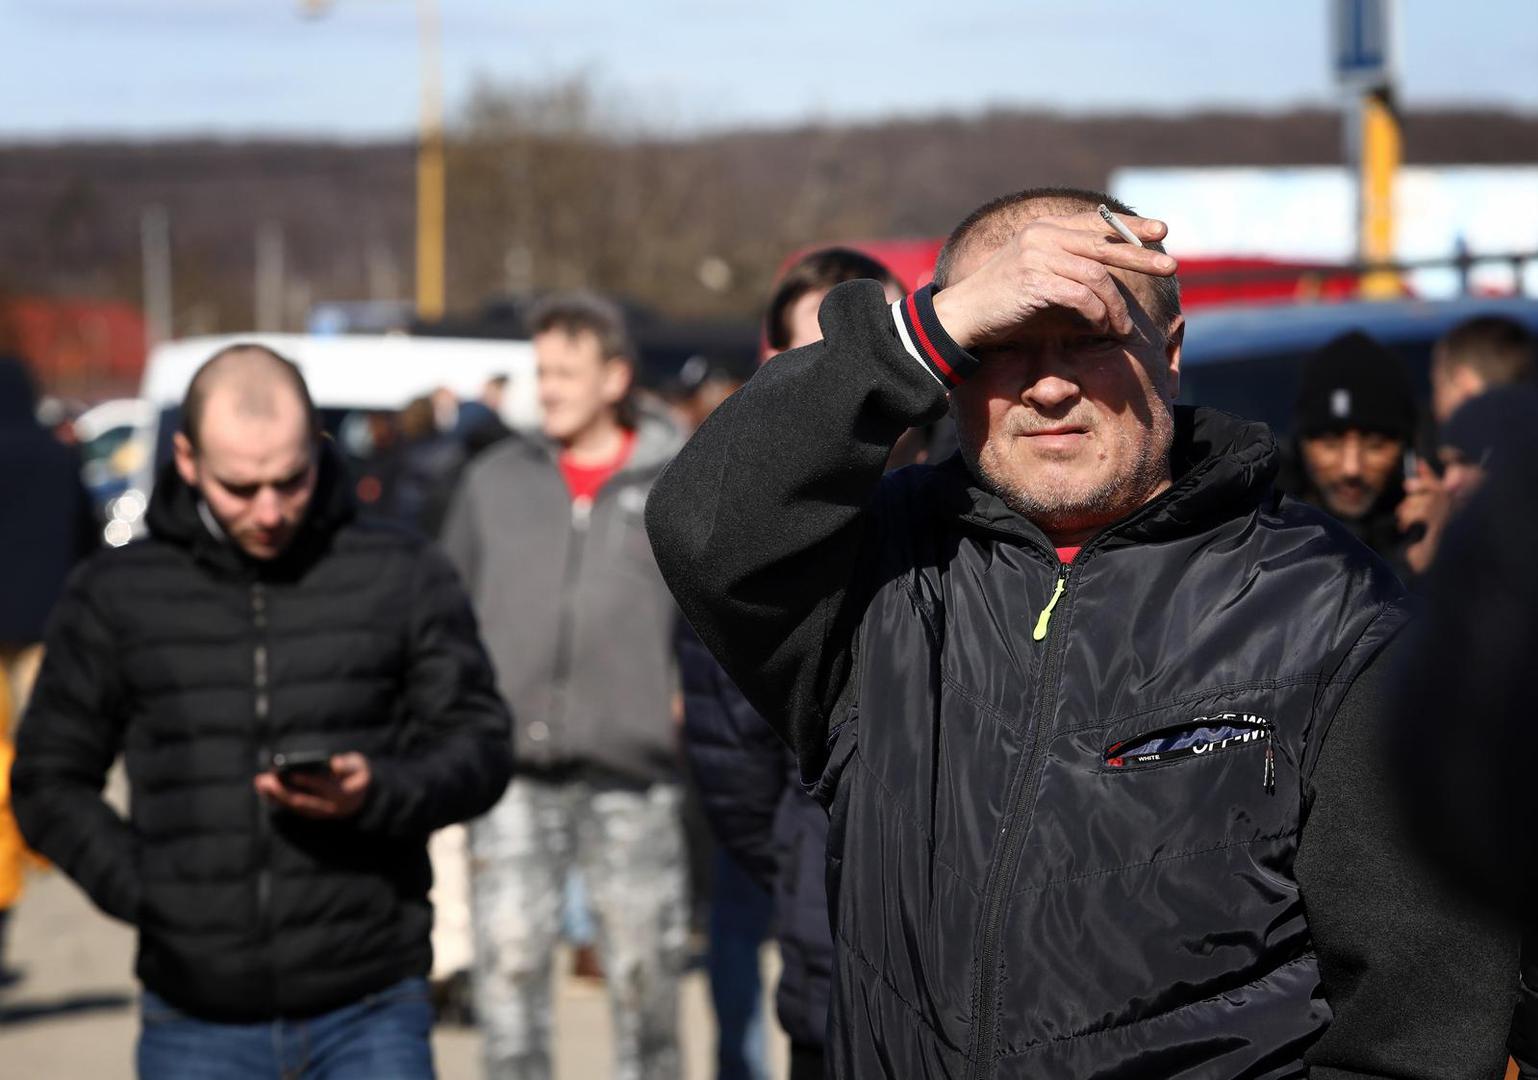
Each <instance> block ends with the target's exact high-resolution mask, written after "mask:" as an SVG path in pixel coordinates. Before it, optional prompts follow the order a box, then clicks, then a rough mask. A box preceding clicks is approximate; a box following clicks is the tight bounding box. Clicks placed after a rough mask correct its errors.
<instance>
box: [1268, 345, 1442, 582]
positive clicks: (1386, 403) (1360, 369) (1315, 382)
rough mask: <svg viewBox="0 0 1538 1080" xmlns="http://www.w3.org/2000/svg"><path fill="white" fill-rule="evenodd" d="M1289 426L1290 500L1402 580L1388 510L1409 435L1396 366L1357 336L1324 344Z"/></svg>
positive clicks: (1411, 407) (1406, 384) (1307, 371)
mask: <svg viewBox="0 0 1538 1080" xmlns="http://www.w3.org/2000/svg"><path fill="white" fill-rule="evenodd" d="M1294 419H1295V429H1296V432H1297V450H1298V453H1297V458H1298V460H1297V466H1298V470H1297V475H1296V476H1295V478H1294V483H1293V484H1292V485H1291V486H1292V489H1293V490H1292V494H1294V495H1296V496H1297V497H1298V498H1300V499H1303V500H1304V501H1306V502H1309V503H1312V504H1313V505H1315V506H1317V507H1319V508H1320V509H1322V510H1326V511H1328V512H1329V513H1331V514H1333V515H1334V516H1335V517H1337V518H1339V519H1340V521H1341V522H1342V523H1344V524H1345V526H1346V527H1347V528H1348V529H1350V530H1351V532H1352V534H1353V535H1355V536H1356V538H1357V539H1358V540H1361V541H1362V542H1363V543H1364V544H1366V545H1367V546H1368V547H1370V548H1372V549H1373V550H1374V551H1375V552H1377V553H1378V554H1379V555H1381V556H1382V557H1383V558H1384V559H1387V560H1388V562H1389V563H1390V564H1391V565H1393V567H1394V569H1395V571H1396V572H1398V573H1399V575H1400V576H1401V577H1404V576H1405V571H1406V569H1407V567H1406V564H1405V560H1404V544H1405V538H1404V537H1403V536H1402V535H1401V534H1400V531H1399V526H1398V524H1397V523H1396V522H1395V519H1394V508H1395V506H1396V505H1397V504H1398V503H1399V500H1400V498H1401V497H1402V496H1403V493H1404V489H1403V486H1402V484H1401V475H1402V466H1403V461H1404V452H1405V450H1406V449H1408V448H1409V446H1410V444H1411V441H1412V440H1413V438H1414V435H1415V394H1414V391H1413V390H1412V389H1411V387H1410V379H1409V376H1408V375H1407V374H1406V372H1405V370H1404V366H1403V364H1401V363H1400V361H1399V358H1398V357H1397V356H1395V355H1394V354H1393V353H1391V352H1389V351H1388V350H1387V349H1385V348H1384V347H1383V346H1382V345H1379V344H1378V343H1377V342H1376V341H1374V340H1373V339H1372V338H1370V337H1368V336H1367V335H1366V334H1364V333H1362V332H1361V331H1352V332H1351V333H1349V334H1344V335H1342V336H1341V337H1338V338H1336V339H1335V340H1333V341H1331V342H1329V343H1328V344H1326V345H1325V346H1324V347H1323V348H1321V349H1319V350H1318V351H1317V352H1315V353H1313V354H1312V355H1311V356H1309V357H1308V359H1307V360H1306V361H1305V362H1304V366H1303V384H1302V387H1301V389H1300V390H1299V393H1298V402H1297V407H1296V409H1295V410H1294Z"/></svg>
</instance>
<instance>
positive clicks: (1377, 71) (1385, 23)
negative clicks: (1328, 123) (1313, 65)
mask: <svg viewBox="0 0 1538 1080" xmlns="http://www.w3.org/2000/svg"><path fill="white" fill-rule="evenodd" d="M1394 7H1395V0H1334V16H1335V77H1336V79H1337V80H1338V81H1339V82H1340V84H1341V86H1343V87H1345V88H1346V89H1348V90H1355V91H1364V90H1382V89H1387V88H1388V87H1389V86H1390V85H1391V84H1392V83H1393V77H1394V66H1395V65H1394V59H1395V57H1394V52H1395V49H1394V14H1395V12H1394Z"/></svg>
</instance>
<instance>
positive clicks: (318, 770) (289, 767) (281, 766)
mask: <svg viewBox="0 0 1538 1080" xmlns="http://www.w3.org/2000/svg"><path fill="white" fill-rule="evenodd" d="M272 771H273V772H275V773H277V774H278V780H279V781H281V782H282V783H284V784H291V783H292V782H293V779H294V777H296V776H330V775H331V755H330V754H329V753H327V752H326V751H325V750H284V751H280V752H278V753H276V754H273V755H272Z"/></svg>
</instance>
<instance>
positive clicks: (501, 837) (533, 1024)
mask: <svg viewBox="0 0 1538 1080" xmlns="http://www.w3.org/2000/svg"><path fill="white" fill-rule="evenodd" d="M681 801H682V792H681V790H680V789H679V788H678V787H677V786H676V785H670V784H657V785H654V786H652V787H651V788H648V789H645V790H640V791H636V790H628V789H620V788H611V787H603V786H595V785H593V784H590V783H587V782H583V781H571V782H565V783H559V784H551V783H544V782H542V781H539V780H533V779H530V778H528V777H523V776H520V777H517V778H515V779H514V780H513V782H512V784H511V785H510V786H509V787H508V789H507V794H506V795H504V796H503V797H502V801H501V802H499V803H498V804H497V805H496V807H495V808H493V809H492V811H491V813H489V814H487V815H486V816H485V817H483V818H481V819H480V820H478V821H476V822H475V823H474V824H473V825H472V826H471V829H470V856H471V860H470V874H471V885H470V891H471V904H472V910H473V914H474V924H475V1007H476V1014H477V1016H478V1018H479V1020H480V1024H481V1028H482V1031H483V1032H484V1034H485V1038H486V1075H487V1077H488V1078H490V1080H549V1077H550V1076H551V1068H550V1017H551V963H552V959H553V954H554V950H555V946H556V939H557V938H558V937H559V935H560V929H561V910H562V897H563V896H564V890H565V885H566V877H567V874H568V872H569V871H570V870H571V869H572V868H573V867H578V868H580V869H581V871H582V874H583V877H584V879H585V881H586V884H587V890H588V895H589V897H590V899H591V902H592V905H593V908H594V913H595V914H596V915H597V919H598V948H599V954H600V956H601V957H602V960H603V966H604V972H605V974H606V976H607V981H608V989H609V1002H610V1007H611V1009H612V1013H613V1017H614V1035H615V1067H614V1076H615V1078H616V1080H677V1078H678V1077H679V1076H681V1075H682V1068H681V1065H680V1061H679V1054H678V1030H677V1029H678V980H679V975H680V973H681V971H682V969H683V961H684V952H685V940H686V935H687V924H688V902H687V896H686V875H685V868H684V842H683V830H682V823H681V821H680V819H679V806H680V803H681Z"/></svg>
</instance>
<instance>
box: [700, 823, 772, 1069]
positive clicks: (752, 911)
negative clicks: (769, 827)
mask: <svg viewBox="0 0 1538 1080" xmlns="http://www.w3.org/2000/svg"><path fill="white" fill-rule="evenodd" d="M713 890H714V891H713V895H712V896H711V898H710V955H709V956H708V957H707V959H706V964H707V967H708V968H709V971H710V997H711V1001H712V1003H713V1004H714V1005H715V1008H716V1030H717V1035H716V1080H769V1051H768V1043H767V1041H766V1038H767V1037H766V1034H765V1031H764V1007H763V980H762V979H761V978H760V976H759V970H758V948H759V946H760V945H762V944H763V942H764V938H765V937H766V936H767V935H768V933H769V919H770V916H771V915H772V914H773V909H774V900H773V898H772V897H770V895H769V894H768V893H767V892H765V891H764V890H763V889H761V888H759V886H758V884H757V883H756V882H754V880H753V879H752V878H750V877H748V874H747V871H745V870H743V869H742V867H740V866H739V865H737V861H736V860H735V859H733V858H732V857H731V856H730V855H728V854H727V853H726V852H725V851H724V850H722V849H721V848H717V849H716V858H715V878H714V882H713Z"/></svg>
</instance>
